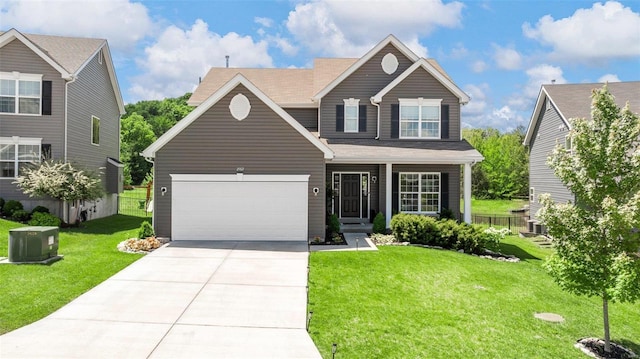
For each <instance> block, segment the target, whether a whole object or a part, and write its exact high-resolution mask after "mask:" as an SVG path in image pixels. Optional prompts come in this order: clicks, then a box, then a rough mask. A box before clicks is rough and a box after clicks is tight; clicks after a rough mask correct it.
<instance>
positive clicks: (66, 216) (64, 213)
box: [62, 75, 78, 223]
mask: <svg viewBox="0 0 640 359" xmlns="http://www.w3.org/2000/svg"><path fill="white" fill-rule="evenodd" d="M70 79H71V80H70V81H67V82H65V83H64V162H65V163H67V145H68V142H69V141H68V132H69V84H72V83H74V82H76V80H77V79H78V78H77V77H76V76H73V75H71V77H70ZM62 219H63V220H64V221H65V222H66V223H69V206H68V203H67V201H63V202H62Z"/></svg>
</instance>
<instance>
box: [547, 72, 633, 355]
mask: <svg viewBox="0 0 640 359" xmlns="http://www.w3.org/2000/svg"><path fill="white" fill-rule="evenodd" d="M592 99H593V102H592V111H591V117H592V118H591V120H587V119H581V118H577V119H571V120H570V124H571V131H570V133H569V136H570V138H571V142H572V149H571V151H567V149H566V148H565V147H564V145H563V144H558V146H556V148H555V149H554V151H553V153H552V154H551V156H550V157H549V159H548V164H549V166H550V167H551V168H552V169H553V170H554V173H555V174H556V176H558V178H559V179H560V180H561V181H562V183H564V184H565V185H566V186H567V188H568V189H569V190H570V191H571V192H573V193H574V194H575V195H576V201H577V203H554V202H553V200H552V198H551V197H550V196H549V195H548V194H546V195H543V196H541V203H542V208H541V209H540V211H539V212H538V217H539V218H541V220H542V221H543V223H544V224H545V226H546V227H547V230H548V232H549V235H550V236H551V237H553V239H554V243H555V248H556V251H555V254H553V255H552V256H551V257H550V258H549V259H548V261H547V262H546V268H547V270H548V271H549V273H550V274H551V276H552V277H553V279H554V281H555V282H556V283H558V285H560V287H561V288H562V289H564V290H566V291H569V292H571V293H574V294H577V295H586V296H590V297H591V296H596V297H600V298H601V299H602V313H603V323H604V337H605V343H606V344H605V351H607V352H610V350H611V347H610V331H609V310H608V308H609V302H615V301H619V302H634V301H637V300H639V299H640V233H639V232H638V229H639V228H640V180H638V179H639V178H640V120H639V119H638V116H637V115H634V114H633V113H632V112H631V111H630V110H629V107H628V105H627V106H626V107H625V108H624V109H622V110H620V108H619V107H618V106H617V105H616V103H615V101H614V98H613V96H612V95H611V94H610V93H609V91H608V89H607V87H606V85H605V86H604V87H603V88H602V89H597V90H594V92H593V96H592Z"/></svg>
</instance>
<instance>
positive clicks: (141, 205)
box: [118, 195, 151, 217]
mask: <svg viewBox="0 0 640 359" xmlns="http://www.w3.org/2000/svg"><path fill="white" fill-rule="evenodd" d="M148 209H150V208H149V202H147V201H146V200H145V199H140V198H139V197H128V196H123V195H119V196H118V214H124V215H127V216H136V217H151V212H150V211H147V210H148Z"/></svg>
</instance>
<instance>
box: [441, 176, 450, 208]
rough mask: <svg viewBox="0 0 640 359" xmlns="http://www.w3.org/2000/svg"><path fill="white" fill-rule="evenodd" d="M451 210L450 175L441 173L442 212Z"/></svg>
mask: <svg viewBox="0 0 640 359" xmlns="http://www.w3.org/2000/svg"><path fill="white" fill-rule="evenodd" d="M445 208H449V173H447V172H441V173H440V210H441V211H442V210H443V209H445Z"/></svg>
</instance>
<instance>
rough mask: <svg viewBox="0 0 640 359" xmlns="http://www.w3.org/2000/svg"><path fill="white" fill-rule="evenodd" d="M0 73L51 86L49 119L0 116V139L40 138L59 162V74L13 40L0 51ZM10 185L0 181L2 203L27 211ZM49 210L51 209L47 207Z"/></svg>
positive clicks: (61, 131) (61, 116)
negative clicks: (39, 80) (31, 77)
mask: <svg viewBox="0 0 640 359" xmlns="http://www.w3.org/2000/svg"><path fill="white" fill-rule="evenodd" d="M0 71H2V72H12V71H18V72H22V73H29V74H42V75H43V77H42V80H43V81H51V82H52V103H51V115H47V116H28V115H7V114H0V136H2V137H11V136H20V137H35V138H42V143H43V144H51V150H52V156H53V158H56V159H60V158H63V157H64V153H63V151H64V91H65V88H64V87H65V85H64V84H65V81H64V80H63V79H62V78H61V77H60V76H61V75H60V73H59V72H58V71H57V70H55V69H54V68H53V67H51V65H49V64H48V63H47V62H46V61H44V60H43V59H42V58H41V57H40V56H38V55H37V54H35V53H34V52H33V51H31V50H30V49H29V48H28V47H27V46H25V45H24V44H23V43H22V42H20V40H13V41H12V42H10V43H8V44H7V45H5V46H4V47H2V48H0ZM11 182H13V179H0V197H2V198H4V199H5V200H8V199H15V200H21V201H25V207H28V208H30V204H29V203H27V200H28V199H29V197H28V196H26V195H24V194H23V193H22V192H21V191H20V190H18V189H17V188H16V186H15V185H13V184H11ZM50 208H51V209H53V207H51V206H50Z"/></svg>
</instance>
